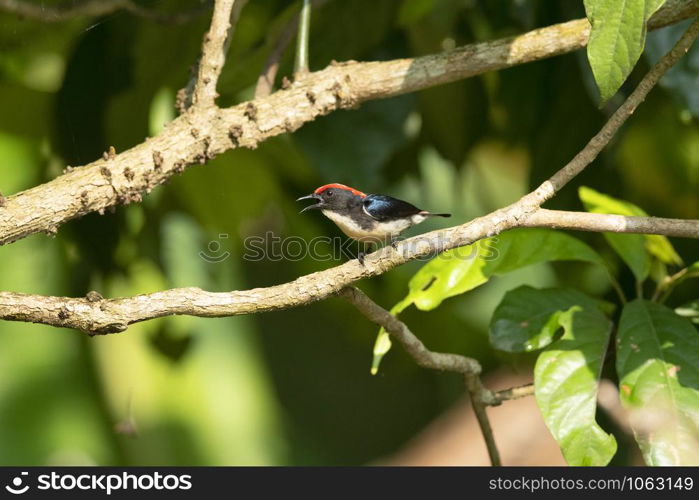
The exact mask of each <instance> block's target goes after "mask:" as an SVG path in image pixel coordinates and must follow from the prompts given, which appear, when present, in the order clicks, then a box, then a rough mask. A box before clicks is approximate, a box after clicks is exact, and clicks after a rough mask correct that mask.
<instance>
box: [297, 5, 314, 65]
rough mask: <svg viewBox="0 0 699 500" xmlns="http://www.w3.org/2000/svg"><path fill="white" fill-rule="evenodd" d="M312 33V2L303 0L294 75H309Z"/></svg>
mask: <svg viewBox="0 0 699 500" xmlns="http://www.w3.org/2000/svg"><path fill="white" fill-rule="evenodd" d="M310 31H311V0H303V6H302V7H301V14H300V15H299V29H298V36H297V37H296V60H295V62H294V75H296V76H302V75H305V74H306V73H308V44H309V36H310Z"/></svg>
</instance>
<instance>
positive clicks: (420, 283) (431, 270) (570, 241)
mask: <svg viewBox="0 0 699 500" xmlns="http://www.w3.org/2000/svg"><path fill="white" fill-rule="evenodd" d="M557 260H579V261H585V262H592V263H595V264H603V262H602V259H601V257H600V256H599V255H598V254H597V253H596V252H595V251H594V250H593V249H592V248H590V247H589V246H587V245H586V244H585V243H583V242H582V241H580V240H578V239H576V238H574V237H572V236H570V235H568V234H565V233H560V232H557V231H552V230H549V229H538V228H537V229H516V230H513V231H507V232H505V233H503V234H501V235H498V236H495V237H492V238H486V239H484V240H481V241H478V242H476V243H474V244H472V245H467V246H464V247H461V248H456V249H454V250H450V251H448V252H444V253H443V254H441V255H438V256H437V257H435V258H434V259H432V260H431V261H430V262H428V263H427V264H425V265H424V266H423V267H422V268H421V269H420V270H419V271H418V272H417V273H415V275H414V276H413V277H412V279H411V280H410V283H409V285H408V286H409V292H408V295H407V296H406V297H405V298H404V299H403V300H401V301H400V302H399V303H397V304H396V305H395V306H394V307H393V309H391V312H392V313H393V314H399V313H400V312H401V311H403V310H405V308H407V307H409V306H410V305H411V304H415V306H416V307H417V308H418V309H421V310H423V311H429V310H431V309H434V308H436V307H437V306H439V304H441V303H442V301H443V300H444V299H447V298H449V297H453V296H455V295H459V294H462V293H465V292H467V291H469V290H472V289H474V288H476V287H478V286H480V285H482V284H483V283H485V282H487V281H488V280H489V279H490V277H491V276H497V275H503V274H505V273H508V272H511V271H514V270H516V269H520V268H523V267H526V266H530V265H533V264H538V263H541V262H549V261H557ZM389 348H390V341H389V339H388V334H387V333H386V332H385V331H384V330H383V329H381V330H379V334H378V337H377V339H376V343H375V346H374V360H373V363H372V373H376V372H377V371H378V366H379V363H380V361H381V358H382V357H383V355H385V354H386V353H387V352H388V349H389Z"/></svg>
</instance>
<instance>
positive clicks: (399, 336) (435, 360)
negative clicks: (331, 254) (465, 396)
mask: <svg viewBox="0 0 699 500" xmlns="http://www.w3.org/2000/svg"><path fill="white" fill-rule="evenodd" d="M339 295H340V296H341V297H342V298H344V299H346V300H347V301H348V302H349V303H350V304H352V305H353V306H354V307H356V308H357V309H358V310H359V312H361V313H362V314H363V315H364V316H365V317H366V318H367V319H368V320H369V321H372V322H373V323H376V324H377V325H379V326H382V327H383V328H385V329H386V331H387V332H388V334H389V335H390V336H391V337H392V338H393V339H395V340H397V341H398V342H399V343H400V344H401V345H402V346H403V348H404V349H405V351H406V352H407V353H408V354H409V355H410V356H411V357H412V358H413V360H414V361H415V362H416V363H417V364H418V365H419V366H422V367H424V368H431V369H433V370H442V371H450V372H456V373H461V374H463V375H464V377H465V380H466V388H467V389H468V392H469V394H470V396H471V404H472V405H473V411H474V412H475V414H476V419H477V420H478V425H479V426H480V428H481V432H482V434H483V439H484V440H485V443H486V447H487V449H488V455H489V456H490V461H491V463H492V464H493V465H501V463H500V454H499V453H498V449H497V446H496V445H495V437H494V436H493V429H492V427H491V425H490V421H489V420H488V414H487V413H486V410H485V408H486V406H487V405H488V404H490V403H489V402H492V400H493V394H492V393H491V392H490V391H488V390H486V389H485V388H484V387H483V384H482V383H481V379H480V377H479V375H480V373H481V366H480V364H479V363H478V361H476V360H475V359H473V358H467V357H466V356H461V355H459V354H446V353H441V352H434V351H430V350H429V349H427V347H425V344H423V343H422V341H421V340H420V339H419V338H417V337H416V336H415V334H414V333H413V332H411V331H410V329H409V328H408V327H407V325H406V324H405V323H403V322H402V321H400V320H399V319H398V318H396V317H395V316H394V315H393V314H391V313H390V312H388V311H387V310H386V309H384V308H383V307H381V306H380V305H378V304H377V303H376V302H374V301H373V300H371V299H370V298H369V297H368V296H367V295H366V294H365V293H364V292H362V291H361V290H359V289H358V288H355V287H347V288H344V289H342V290H341V291H340V293H339Z"/></svg>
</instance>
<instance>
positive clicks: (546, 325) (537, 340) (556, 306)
mask: <svg viewBox="0 0 699 500" xmlns="http://www.w3.org/2000/svg"><path fill="white" fill-rule="evenodd" d="M574 306H580V307H584V308H585V309H590V310H595V309H598V307H597V303H596V302H595V301H594V300H592V299H591V298H590V297H588V296H587V295H585V294H583V293H581V292H578V291H577V290H572V289H565V288H549V289H544V290H537V289H536V288H532V287H530V286H526V285H525V286H520V287H518V288H515V289H514V290H510V291H509V292H507V293H506V294H505V296H504V297H503V299H502V302H500V305H498V307H497V309H495V312H494V313H493V317H492V319H491V321H490V329H489V336H490V343H491V344H492V346H493V347H495V348H496V349H499V350H501V351H507V352H528V351H535V350H537V349H541V348H543V347H546V346H547V345H549V344H550V343H551V342H552V341H553V338H554V335H555V334H556V332H557V331H558V330H559V329H560V327H561V325H560V322H559V317H560V315H561V314H562V313H563V312H564V311H567V310H569V309H570V308H571V307H574Z"/></svg>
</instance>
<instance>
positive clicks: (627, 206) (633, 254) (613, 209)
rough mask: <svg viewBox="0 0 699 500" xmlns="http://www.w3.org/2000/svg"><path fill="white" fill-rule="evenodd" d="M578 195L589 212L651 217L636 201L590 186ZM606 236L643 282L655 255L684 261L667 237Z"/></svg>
mask: <svg viewBox="0 0 699 500" xmlns="http://www.w3.org/2000/svg"><path fill="white" fill-rule="evenodd" d="M578 195H579V196H580V200H581V201H582V202H583V204H584V205H585V209H586V210H587V211H588V212H592V213H598V214H616V215H625V216H631V217H647V216H648V214H647V213H646V212H644V211H643V209H641V208H640V207H638V206H636V205H634V204H633V203H630V202H628V201H624V200H618V199H616V198H613V197H611V196H608V195H606V194H602V193H600V192H598V191H595V190H594V189H592V188H589V187H586V186H582V187H580V189H579V190H578ZM604 237H605V239H606V240H607V242H608V243H609V245H610V246H611V247H612V248H613V249H614V250H615V251H616V252H617V254H619V256H620V257H621V258H622V259H623V261H624V262H625V263H626V265H628V266H629V267H630V268H631V271H632V272H633V273H634V276H636V279H637V280H639V281H643V280H645V279H646V278H647V277H648V275H649V273H650V270H651V263H652V261H651V257H655V258H657V259H658V260H660V261H661V262H663V263H665V264H673V265H680V264H682V259H681V258H680V256H679V255H678V254H677V252H676V251H675V249H674V247H673V246H672V243H670V240H668V239H667V238H666V237H665V236H659V235H653V234H651V235H641V234H618V233H604Z"/></svg>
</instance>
